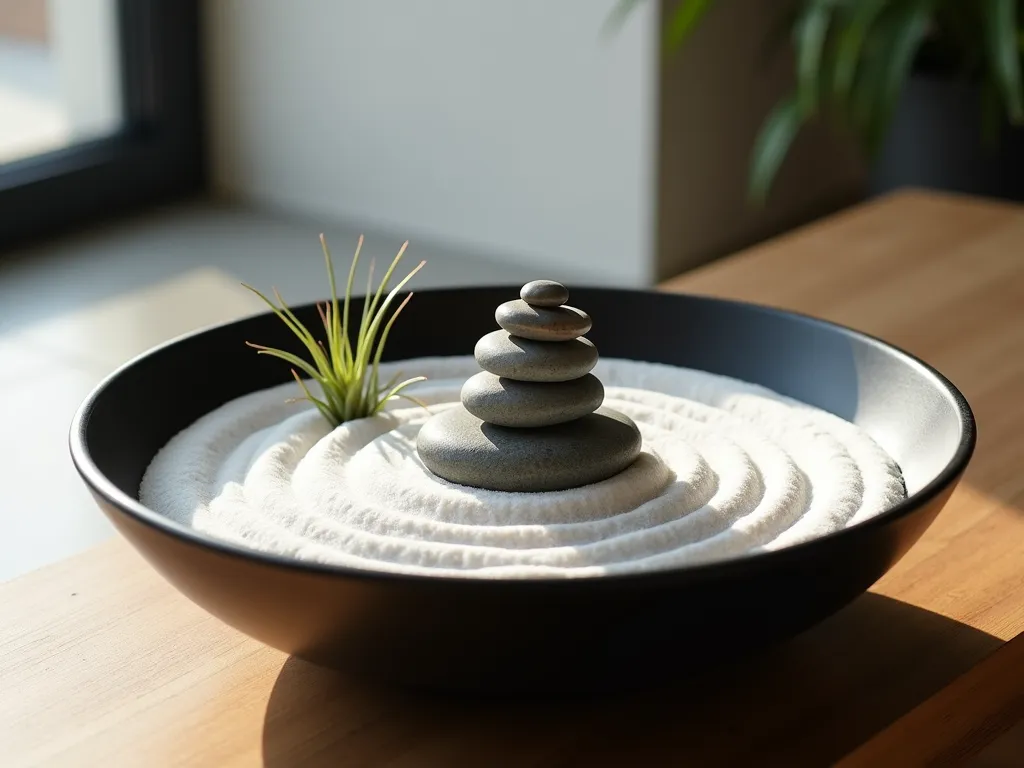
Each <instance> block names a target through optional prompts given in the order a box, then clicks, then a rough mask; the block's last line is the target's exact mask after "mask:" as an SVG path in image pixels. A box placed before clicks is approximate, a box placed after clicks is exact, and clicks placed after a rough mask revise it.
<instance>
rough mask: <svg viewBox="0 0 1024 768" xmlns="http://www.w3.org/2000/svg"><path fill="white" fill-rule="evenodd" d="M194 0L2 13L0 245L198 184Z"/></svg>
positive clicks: (61, 0)
mask: <svg viewBox="0 0 1024 768" xmlns="http://www.w3.org/2000/svg"><path fill="white" fill-rule="evenodd" d="M200 93H201V91H200V74H199V9H198V0H6V2H5V3H4V4H3V5H2V6H0V247H6V246H9V245H11V244H13V243H15V242H19V241H23V240H26V239H28V238H33V237H38V236H42V235H47V234H54V233H57V232H60V231H64V230H67V229H69V228H71V227H73V226H76V225H79V224H82V223H85V222H88V221H93V220H95V219H97V218H102V217H107V216H112V215H115V214H118V213H123V212H127V211H128V210H130V209H132V208H134V207H137V206H140V205H144V204H147V203H154V202H158V201H161V200H166V199H169V198H172V197H175V196H179V195H183V194H188V193H190V192H193V191H196V190H198V189H200V188H201V186H202V183H203V158H202V133H201V110H200V101H201V99H200Z"/></svg>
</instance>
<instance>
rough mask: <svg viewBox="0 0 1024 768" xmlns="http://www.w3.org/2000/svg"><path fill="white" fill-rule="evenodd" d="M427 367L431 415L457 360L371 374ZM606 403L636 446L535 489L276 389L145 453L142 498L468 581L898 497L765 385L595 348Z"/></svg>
mask: <svg viewBox="0 0 1024 768" xmlns="http://www.w3.org/2000/svg"><path fill="white" fill-rule="evenodd" d="M386 368H387V371H385V372H382V373H386V374H387V376H390V375H391V374H392V373H393V372H396V371H398V370H399V369H401V370H403V371H405V372H406V373H407V374H408V375H426V376H428V377H429V379H430V380H429V381H428V382H424V383H422V384H419V385H417V386H416V387H415V390H410V392H413V391H415V394H416V396H417V397H419V398H420V399H421V400H423V401H424V402H425V403H427V405H428V406H429V407H430V410H431V412H437V411H438V410H440V409H443V408H447V407H451V406H452V405H454V404H455V403H457V402H458V400H459V391H460V388H461V386H462V384H463V382H464V381H465V380H466V379H467V378H468V377H469V376H471V375H473V374H474V373H477V372H478V371H479V370H480V369H479V367H478V366H477V364H476V362H475V360H474V359H473V358H472V357H468V356H467V357H455V358H423V359H418V360H407V361H401V362H400V363H392V364H389V365H387V366H386ZM594 372H595V373H596V374H597V375H598V376H599V377H600V378H601V380H602V381H603V382H604V384H605V389H606V400H605V403H606V405H608V406H610V407H612V408H615V409H616V410H619V411H621V412H623V413H625V414H626V415H627V416H629V417H631V418H632V419H633V420H634V421H635V422H636V423H637V425H638V426H639V428H640V431H641V434H642V435H643V440H644V447H643V452H642V453H641V455H640V458H639V459H638V460H637V461H636V462H635V463H634V464H633V465H632V466H630V467H629V468H628V469H627V470H626V471H624V472H622V473H620V474H619V475H616V476H614V477H612V478H610V479H608V480H605V481H603V482H600V483H596V484H594V485H590V486H586V487H583V488H577V489H573V490H569V491H560V492H554V493H538V494H517V493H502V492H497V491H486V490H480V489H475V488H467V487H464V486H458V485H454V484H452V483H449V482H447V481H444V480H441V479H439V478H437V477H435V476H434V475H432V474H431V473H430V472H429V471H428V470H427V469H426V468H425V467H424V466H423V464H422V463H421V462H420V460H419V458H418V457H417V455H416V450H415V440H416V433H417V431H418V430H419V428H420V426H422V424H423V423H424V422H425V421H426V419H427V418H428V417H429V415H430V414H428V413H427V412H425V411H424V410H423V409H422V408H420V407H418V406H410V405H409V404H408V403H407V402H405V401H398V402H396V403H393V404H392V407H391V408H390V410H389V411H388V412H387V413H385V414H382V415H380V416H377V417H374V418H370V419H361V420H359V421H354V422H350V423H348V424H343V425H341V426H340V427H338V428H337V429H334V430H331V429H330V427H329V425H328V424H327V423H326V422H325V421H324V420H323V418H322V417H321V416H320V415H319V413H317V412H316V411H314V410H311V409H309V407H308V404H294V403H292V404H290V403H286V402H285V401H286V399H287V398H289V397H292V396H294V395H295V385H294V384H289V385H284V386H281V387H275V388H273V389H269V390H264V391H261V392H255V393H253V394H250V395H246V396H245V397H241V398H239V399H237V400H234V401H232V402H230V403H227V404H226V405H224V406H222V407H221V408H219V409H217V410H216V411H213V412H212V413H209V414H207V415H206V416H204V417H203V418H201V419H199V420H198V421H197V422H196V423H195V424H193V425H191V426H190V427H188V428H186V429H185V430H184V431H182V432H181V433H180V434H178V435H177V436H175V437H174V438H173V439H172V440H171V441H170V442H169V443H168V444H167V445H166V446H165V447H164V448H163V449H162V450H161V451H160V452H159V453H158V454H157V456H156V457H155V458H154V460H153V462H152V463H151V465H150V467H149V469H148V470H147V472H146V475H145V477H144V479H143V482H142V487H141V490H140V499H141V501H142V502H143V503H144V504H145V505H146V506H148V507H150V508H151V509H153V510H155V511H156V512H158V513H160V514H163V515H166V516H167V517H169V518H171V519H174V520H176V521H178V522H181V523H184V524H186V525H189V526H191V527H193V528H195V529H196V530H198V531H201V532H203V533H205V534H208V535H209V536H212V537H215V538H218V539H223V540H226V541H230V542H233V543H236V544H239V545H242V546H246V547H250V548H253V549H256V550H262V551H266V552H273V553H276V554H279V555H285V556H291V557H295V558H298V559H302V560H308V561H316V562H323V563H336V564H340V565H346V566H350V567H355V568H364V569H371V570H378V571H389V572H400V573H410V574H434V575H440V576H453V575H458V576H475V577H480V578H531V577H532V578H539V577H559V576H561V577H589V576H601V575H605V574H618V573H629V572H642V571H650V570H656V569H664V568H673V567H679V566H684V565H689V564H695V563H702V562H708V561H712V560H720V559H725V558H731V557H736V556H739V555H743V554H745V553H749V552H755V551H759V550H766V549H778V548H780V547H784V546H787V545H790V544H794V543H797V542H801V541H806V540H808V539H811V538H814V537H816V536H820V535H823V534H826V533H829V532H832V531H835V530H838V529H841V528H843V527H845V526H848V525H850V524H852V523H856V522H859V521H861V520H865V519H867V518H869V517H871V516H873V515H876V514H879V513H880V512H883V511H885V510H886V509H888V508H890V507H891V506H892V505H894V504H895V503H897V502H898V501H900V500H902V499H903V498H904V497H905V495H906V490H905V487H904V484H903V480H902V477H901V475H900V471H899V468H898V467H897V465H896V463H895V462H894V461H893V460H892V458H890V457H889V456H888V455H887V454H886V453H885V452H884V451H883V450H882V449H881V448H880V447H879V446H878V445H877V444H876V443H875V442H874V441H873V440H872V439H871V438H870V437H869V436H868V435H867V434H866V433H865V432H863V431H862V430H860V429H859V428H858V427H856V426H854V425H853V424H850V423H848V422H846V421H843V420H842V419H839V418H838V417H835V416H833V415H831V414H828V413H825V412H824V411H821V410H818V409H815V408H812V407H810V406H807V405H804V404H801V403H798V402H795V401H793V400H789V399H787V398H783V397H781V396H779V395H777V394H775V393H772V392H770V391H769V390H766V389H764V388H762V387H758V386H755V385H751V384H747V383H744V382H740V381H737V380H735V379H728V378H724V377H720V376H714V375H711V374H708V373H704V372H701V371H694V370H689V369H684V368H675V367H671V366H666V365H660V364H652V363H640V362H633V361H627V360H616V359H602V360H601V361H600V362H599V363H598V365H597V368H595V371H594Z"/></svg>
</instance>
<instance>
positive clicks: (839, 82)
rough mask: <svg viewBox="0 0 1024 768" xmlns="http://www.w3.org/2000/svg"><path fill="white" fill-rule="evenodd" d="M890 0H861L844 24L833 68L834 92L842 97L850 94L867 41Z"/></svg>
mask: <svg viewBox="0 0 1024 768" xmlns="http://www.w3.org/2000/svg"><path fill="white" fill-rule="evenodd" d="M889 2H890V0H861V2H859V3H854V4H853V5H852V6H851V7H850V8H849V10H848V11H847V14H846V20H845V21H844V22H843V23H841V25H840V27H841V31H840V32H838V35H837V41H836V56H835V66H834V68H833V70H832V73H833V76H832V88H833V94H834V96H835V97H836V98H838V99H840V100H841V99H845V98H846V97H847V96H849V93H850V89H851V88H852V87H853V82H854V76H855V75H856V73H857V66H858V64H859V62H860V57H861V49H862V48H863V46H864V40H865V38H866V37H867V35H868V31H869V30H870V29H871V25H872V24H874V22H875V19H877V18H878V15H879V14H880V13H881V12H882V11H883V10H884V9H885V7H886V6H887V5H888V4H889Z"/></svg>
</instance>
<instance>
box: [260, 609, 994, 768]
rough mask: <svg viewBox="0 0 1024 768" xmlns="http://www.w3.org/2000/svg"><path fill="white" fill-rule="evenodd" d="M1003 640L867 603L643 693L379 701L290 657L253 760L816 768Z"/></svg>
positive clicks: (364, 688) (382, 694)
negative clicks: (257, 757)
mask: <svg viewBox="0 0 1024 768" xmlns="http://www.w3.org/2000/svg"><path fill="white" fill-rule="evenodd" d="M999 645H1001V641H1000V640H999V639H998V638H995V637H993V636H991V635H988V634H985V633H984V632H980V631H978V630H976V629H973V628H972V627H968V626H966V625H964V624H961V623H959V622H957V621H954V620H952V619H948V618H946V617H943V616H940V615H938V614H935V613H932V612H930V611H926V610H923V609H921V608H917V607H915V606H911V605H907V604H906V603H901V602H899V601H896V600H892V599H890V598H886V597H882V596H879V595H874V594H867V595H864V596H863V597H861V598H860V599H858V600H856V601H855V602H854V603H852V604H851V605H850V606H848V607H847V608H845V609H844V610H842V611H840V612H839V613H837V614H836V615H834V616H832V617H831V618H829V619H827V620H826V621H824V622H822V623H821V624H819V625H818V626H817V627H815V628H813V629H811V630H809V631H808V632H805V633H803V634H802V635H799V636H797V637H796V638H794V639H792V640H790V641H789V642H787V643H784V644H782V645H780V646H778V647H775V648H773V649H770V650H768V651H765V652H762V653H759V654H756V655H754V656H751V657H748V658H745V659H743V660H739V661H737V662H735V663H734V664H730V665H727V666H719V667H716V668H706V669H699V667H700V661H699V660H695V670H694V674H693V675H692V677H691V678H689V679H687V680H685V681H682V682H677V683H674V684H671V685H666V686H665V687H662V688H659V689H656V690H648V691H645V692H643V693H629V694H623V695H617V696H616V695H608V696H603V697H595V696H589V697H586V698H580V699H567V698H555V699H552V698H547V697H544V696H535V697H519V698H515V699H494V698H480V697H465V696H443V695H426V694H422V693H415V692H408V691H398V690H393V689H385V688H381V687H377V686H373V685H369V684H366V683H362V682H356V681H354V680H352V679H351V678H350V677H348V676H346V675H344V674H342V673H340V672H335V671H333V670H327V669H323V668H320V667H316V666H314V665H312V664H309V663H307V662H304V661H301V660H299V659H295V658H292V659H289V660H288V662H287V663H286V664H285V665H284V667H283V668H282V669H281V673H280V675H279V677H278V679H277V682H276V683H275V685H274V689H273V691H272V693H271V696H270V701H269V703H268V706H267V712H266V718H265V722H264V730H263V759H264V764H265V765H266V766H269V767H270V768H282V767H284V766H289V767H290V766H295V765H378V764H385V763H388V764H390V763H391V762H392V761H401V762H402V763H403V764H404V763H405V762H408V763H409V764H414V765H428V766H430V765H438V766H460V765H466V766H478V765H488V766H496V765H524V764H530V765H567V764H569V765H575V764H584V765H624V764H633V765H662V764H669V763H671V764H683V763H685V764H698V765H726V764H730V765H731V764H765V762H767V763H771V764H781V765H787V766H799V765H824V764H829V763H831V762H832V761H833V760H835V759H837V758H838V757H840V756H842V755H844V754H846V753H847V752H849V751H850V750H851V749H853V748H854V747H855V746H856V745H858V744H859V743H861V742H863V741H864V740H866V739H867V738H868V737H870V736H871V735H873V734H874V733H876V732H877V731H879V730H880V729H881V728H883V727H884V726H885V725H887V724H889V723H890V722H892V721H893V720H894V719H896V718H897V717H899V716H900V715H902V714H903V713H905V712H907V711H908V710H910V709H911V708H912V707H913V706H915V705H916V704H918V703H919V702H920V701H922V700H923V699H925V698H927V697H928V696H930V695H931V694H932V693H934V692H936V691H937V690H938V689H940V688H942V687H943V686H945V685H946V684H947V683H948V682H949V681H951V680H952V679H953V678H954V677H956V676H957V675H959V674H961V673H963V672H965V671H966V670H967V669H969V668H970V667H972V666H973V665H974V664H975V663H976V662H977V661H978V660H979V659H980V658H982V657H983V656H985V655H987V654H988V653H990V652H991V651H993V650H994V649H996V648H997V647H998V646H999Z"/></svg>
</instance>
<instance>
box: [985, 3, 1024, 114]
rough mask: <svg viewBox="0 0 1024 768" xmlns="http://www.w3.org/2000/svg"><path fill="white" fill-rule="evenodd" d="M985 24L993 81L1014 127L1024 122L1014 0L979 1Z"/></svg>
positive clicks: (1023, 100) (1023, 102)
mask: <svg viewBox="0 0 1024 768" xmlns="http://www.w3.org/2000/svg"><path fill="white" fill-rule="evenodd" d="M980 2H981V3H982V5H981V9H982V12H983V13H984V21H985V44H986V48H987V51H988V59H989V68H990V70H991V72H992V78H993V80H995V82H996V84H997V85H998V86H999V90H1000V92H1001V93H1002V95H1003V99H1004V100H1005V102H1006V112H1007V114H1008V116H1009V118H1010V121H1011V122H1012V123H1014V124H1019V123H1021V122H1024V95H1022V92H1021V72H1020V52H1019V50H1018V45H1017V34H1018V32H1017V0H980Z"/></svg>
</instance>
